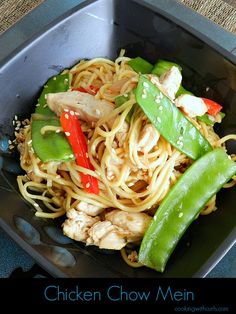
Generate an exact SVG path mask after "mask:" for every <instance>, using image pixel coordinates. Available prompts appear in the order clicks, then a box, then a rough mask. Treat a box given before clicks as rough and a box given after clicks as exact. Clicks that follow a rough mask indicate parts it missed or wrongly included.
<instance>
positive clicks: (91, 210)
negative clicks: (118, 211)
mask: <svg viewBox="0 0 236 314" xmlns="http://www.w3.org/2000/svg"><path fill="white" fill-rule="evenodd" d="M76 209H77V210H79V211H81V212H83V213H85V214H87V215H89V216H97V215H99V214H101V212H103V210H104V208H103V207H101V206H97V205H93V204H89V203H87V202H83V201H81V202H80V203H79V204H78V205H77V206H76Z"/></svg>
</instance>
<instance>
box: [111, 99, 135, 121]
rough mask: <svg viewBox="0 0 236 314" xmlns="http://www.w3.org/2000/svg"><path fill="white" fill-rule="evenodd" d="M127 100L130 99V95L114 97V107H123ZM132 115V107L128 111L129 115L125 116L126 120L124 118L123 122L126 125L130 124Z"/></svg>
mask: <svg viewBox="0 0 236 314" xmlns="http://www.w3.org/2000/svg"><path fill="white" fill-rule="evenodd" d="M129 99H130V93H129V94H125V95H121V96H118V97H116V99H115V105H116V107H120V106H122V105H123V104H124V103H125V102H126V101H128V100H129ZM133 113H134V106H133V108H132V109H131V110H130V111H129V113H128V114H127V116H126V118H125V121H126V122H127V123H130V121H131V118H132V115H133Z"/></svg>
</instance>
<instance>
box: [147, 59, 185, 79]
mask: <svg viewBox="0 0 236 314" xmlns="http://www.w3.org/2000/svg"><path fill="white" fill-rule="evenodd" d="M173 66H175V67H177V68H178V69H179V70H180V72H181V71H182V68H181V66H180V65H179V64H177V63H174V62H171V61H166V60H162V59H160V60H158V61H157V63H156V64H155V65H154V67H153V69H152V74H156V75H157V76H161V75H162V74H164V73H165V72H166V71H168V70H169V69H170V68H172V67H173Z"/></svg>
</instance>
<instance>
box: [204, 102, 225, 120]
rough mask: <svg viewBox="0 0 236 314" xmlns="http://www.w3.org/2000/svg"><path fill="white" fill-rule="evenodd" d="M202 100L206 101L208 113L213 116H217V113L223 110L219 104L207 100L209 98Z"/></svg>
mask: <svg viewBox="0 0 236 314" xmlns="http://www.w3.org/2000/svg"><path fill="white" fill-rule="evenodd" d="M202 100H203V101H204V103H205V104H206V106H207V109H208V110H207V112H208V113H209V114H210V115H212V116H216V115H217V113H219V112H220V111H221V109H222V106H221V105H219V104H218V103H217V102H215V101H213V100H211V99H207V98H202Z"/></svg>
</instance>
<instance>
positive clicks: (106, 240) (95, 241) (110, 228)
mask: <svg viewBox="0 0 236 314" xmlns="http://www.w3.org/2000/svg"><path fill="white" fill-rule="evenodd" d="M88 234H89V238H88V239H87V241H86V244H87V245H96V246H98V247H99V248H100V249H110V250H121V249H122V248H123V247H124V246H125V245H126V244H127V240H126V232H125V231H124V230H122V229H121V228H119V227H117V226H114V225H113V224H112V223H111V222H110V221H99V222H97V223H95V224H94V225H93V226H92V227H91V228H90V229H89V232H88Z"/></svg>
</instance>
